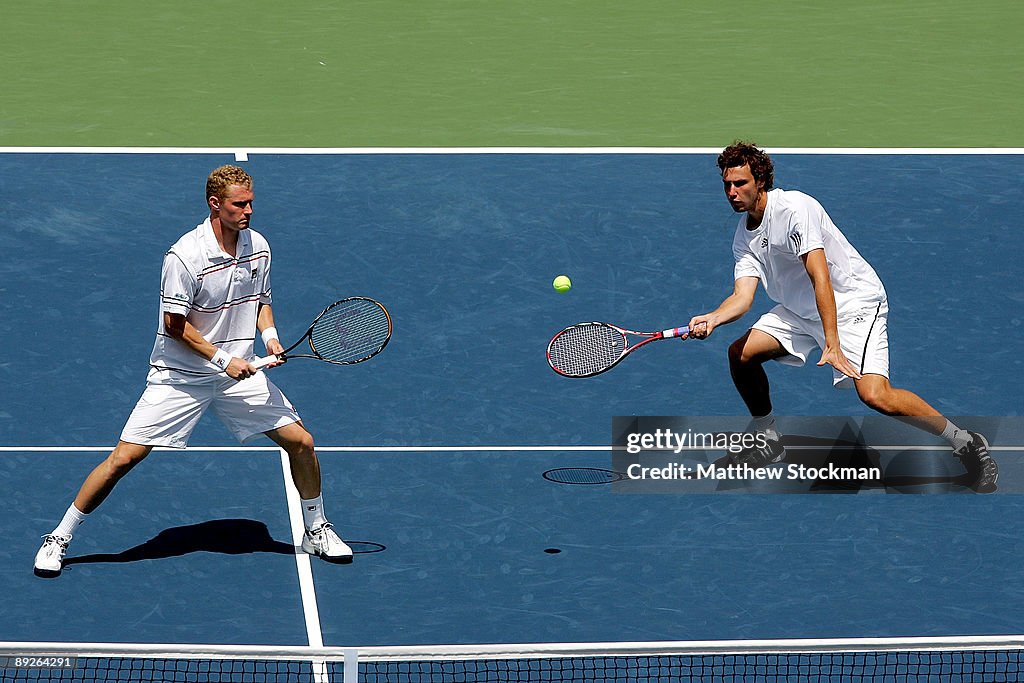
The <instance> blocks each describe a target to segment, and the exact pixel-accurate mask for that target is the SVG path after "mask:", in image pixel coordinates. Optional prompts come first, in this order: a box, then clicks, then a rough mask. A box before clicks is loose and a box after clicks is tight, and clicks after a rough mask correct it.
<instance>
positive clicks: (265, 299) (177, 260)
mask: <svg viewBox="0 0 1024 683" xmlns="http://www.w3.org/2000/svg"><path fill="white" fill-rule="evenodd" d="M270 303H271V291H270V245H269V244H268V243H267V240H266V239H264V237H263V235H261V234H259V233H258V232H256V231H255V230H253V229H251V228H250V229H247V230H242V231H241V232H239V234H238V247H237V249H236V255H235V256H230V255H228V254H226V253H224V251H223V250H222V249H221V248H220V245H219V244H217V238H216V236H215V235H214V234H213V226H212V225H211V224H210V219H206V221H204V222H203V223H201V224H200V225H197V226H196V228H195V229H194V230H192V231H190V232H188V233H186V234H185V235H183V236H182V237H181V239H179V240H178V241H177V242H175V243H174V245H173V246H172V247H171V248H170V250H169V251H168V252H167V254H166V255H165V256H164V264H163V271H162V273H161V277H160V316H159V323H158V325H159V327H158V329H157V334H156V342H155V343H154V345H153V353H152V355H151V356H150V366H151V369H150V373H149V377H148V380H149V381H150V382H151V383H157V384H174V383H181V382H195V381H197V380H202V379H203V378H209V379H210V380H213V381H217V379H218V374H219V373H220V369H219V368H218V367H217V366H215V365H214V364H213V363H211V362H209V361H207V360H206V359H204V358H203V357H202V356H200V355H198V354H197V353H195V352H194V351H192V350H191V349H190V348H189V347H188V346H186V345H185V344H183V343H182V342H180V341H178V340H176V339H174V338H172V337H170V336H169V335H168V334H167V331H166V330H165V329H164V313H178V314H181V315H184V316H185V318H186V320H188V322H189V323H191V324H192V326H193V327H195V328H196V329H197V330H198V331H199V333H200V334H202V335H203V337H204V338H205V339H206V340H207V341H209V342H210V343H212V344H213V345H214V346H218V347H220V348H222V349H224V351H226V352H227V353H229V354H231V355H232V356H237V357H239V358H246V359H249V358H252V357H253V339H254V338H255V336H256V316H257V313H258V312H259V307H260V304H270Z"/></svg>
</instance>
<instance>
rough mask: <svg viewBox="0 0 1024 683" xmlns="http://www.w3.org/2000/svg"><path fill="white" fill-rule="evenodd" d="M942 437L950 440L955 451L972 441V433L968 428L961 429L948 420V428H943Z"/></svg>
mask: <svg viewBox="0 0 1024 683" xmlns="http://www.w3.org/2000/svg"><path fill="white" fill-rule="evenodd" d="M942 438H943V439H945V440H946V441H948V442H949V445H950V446H952V447H953V450H954V451H958V450H960V449H961V448H963V447H964V446H966V445H967V444H969V443H970V442H971V435H970V434H969V433H968V432H967V430H966V429H960V428H959V427H957V426H956V425H955V424H953V423H952V422H950V421H949V420H946V428H945V429H943V430H942Z"/></svg>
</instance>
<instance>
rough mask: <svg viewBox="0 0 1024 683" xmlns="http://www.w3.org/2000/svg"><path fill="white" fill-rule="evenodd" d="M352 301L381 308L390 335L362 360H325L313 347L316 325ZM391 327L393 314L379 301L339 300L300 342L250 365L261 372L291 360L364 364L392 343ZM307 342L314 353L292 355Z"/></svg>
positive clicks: (363, 297) (319, 316)
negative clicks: (263, 369) (313, 359)
mask: <svg viewBox="0 0 1024 683" xmlns="http://www.w3.org/2000/svg"><path fill="white" fill-rule="evenodd" d="M350 301H369V302H371V303H373V304H375V305H377V306H380V308H381V310H382V311H384V315H385V316H386V317H387V320H388V334H387V336H386V337H385V338H384V342H383V343H382V344H381V345H380V346H378V347H377V348H376V349H374V350H373V351H372V352H371V353H369V354H367V355H365V356H362V357H360V358H355V359H353V360H331V359H330V358H324V357H323V356H321V355H320V354H319V353H317V350H316V347H315V346H313V339H312V335H313V328H315V327H316V324H317V323H318V322H320V320H321V319H322V318H323V317H324V316H325V315H327V313H328V312H329V311H331V309H333V308H335V307H337V306H340V305H341V304H344V303H348V302H350ZM391 327H392V326H391V314H390V313H389V312H388V309H387V308H386V307H385V306H384V304H382V303H381V302H379V301H377V300H376V299H371V298H370V297H368V296H350V297H346V298H344V299H339V300H338V301H335V302H334V303H333V304H331V305H330V306H328V307H327V308H325V309H324V310H323V311H321V312H320V315H318V316H317V317H316V318H314V319H313V322H311V323H310V324H309V329H307V330H306V333H305V334H303V335H302V336H301V337H299V340H298V341H296V342H295V343H294V344H292V345H291V346H289V347H288V348H287V349H285V350H284V351H283V352H282V353H279V354H270V355H269V356H264V357H262V358H256V359H255V360H253V361H252V362H251V363H250V365H252V366H253V367H254V368H256V369H257V370H259V369H261V368H264V367H266V366H268V365H270V364H271V363H276V362H277V361H287V360H288V359H289V358H315V359H316V360H322V361H324V362H325V363H332V364H334V365H354V364H356V363H362V362H363V361H364V360H369V359H371V358H373V357H374V356H376V355H377V354H378V353H380V352H381V351H383V350H384V347H385V346H387V345H388V342H389V341H391ZM307 340H308V341H309V350H310V351H311V352H312V353H296V354H292V353H291V351H292V350H293V349H295V348H296V347H297V346H299V344H301V343H302V342H304V341H307Z"/></svg>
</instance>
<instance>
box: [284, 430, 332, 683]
mask: <svg viewBox="0 0 1024 683" xmlns="http://www.w3.org/2000/svg"><path fill="white" fill-rule="evenodd" d="M275 450H278V451H279V452H280V453H281V471H282V473H283V475H284V477H283V478H284V492H285V498H286V500H287V501H288V519H289V520H290V522H291V527H292V544H293V545H294V546H295V568H296V569H297V570H298V574H299V595H300V596H301V598H302V614H303V616H304V618H305V621H306V639H307V640H308V641H309V646H310V647H314V648H322V647H323V646H324V636H323V631H322V630H321V628H320V608H319V607H318V606H317V601H316V587H315V585H314V583H313V567H312V566H311V565H310V562H309V555H307V554H306V553H305V552H304V551H303V550H302V548H301V547H300V546H301V544H302V536H303V534H305V532H306V526H305V524H304V523H303V521H302V503H301V502H300V500H299V492H298V491H297V490H296V489H295V485H294V484H293V483H292V473H291V468H290V467H289V465H288V453H287V452H285V450H284V449H283V448H281V449H275ZM311 662H312V664H313V677H314V680H316V681H317V683H327V664H326V662H325V661H324V660H323V659H313V660H311Z"/></svg>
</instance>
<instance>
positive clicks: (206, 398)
mask: <svg viewBox="0 0 1024 683" xmlns="http://www.w3.org/2000/svg"><path fill="white" fill-rule="evenodd" d="M207 408H212V409H213V412H214V413H215V414H216V415H217V417H218V418H220V421H221V422H223V423H224V425H225V426H227V428H228V429H229V430H230V431H231V433H232V434H233V435H234V436H235V438H236V439H238V441H239V442H241V443H247V442H249V441H251V440H253V439H256V438H258V437H259V435H260V434H262V433H263V432H267V431H270V430H271V429H277V428H279V427H284V426H285V425H289V424H292V423H293V422H298V421H299V419H300V418H299V414H298V413H297V412H295V408H293V407H292V404H291V403H290V402H289V401H288V399H287V398H286V397H285V395H284V394H283V393H281V390H280V389H278V388H277V387H276V386H274V383H273V382H271V381H270V380H269V379H267V376H266V374H265V373H262V372H257V373H256V374H255V375H253V376H252V377H250V378H248V379H244V380H242V381H241V382H238V381H235V380H233V379H231V378H230V377H226V376H225V377H223V378H222V379H218V380H217V381H214V382H200V383H191V384H155V383H150V384H148V385H147V386H146V390H145V391H144V392H143V393H142V398H140V399H139V402H138V403H137V404H136V405H135V409H134V410H133V411H132V414H131V415H130V416H129V417H128V422H127V424H125V427H124V431H122V432H121V440H122V441H127V442H128V443H136V444H141V445H143V446H168V447H170V448H185V446H187V445H188V438H189V436H190V435H191V434H192V430H193V429H195V426H196V424H197V423H198V422H199V418H200V417H202V415H203V413H205V412H206V410H207Z"/></svg>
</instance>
